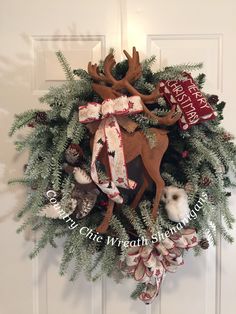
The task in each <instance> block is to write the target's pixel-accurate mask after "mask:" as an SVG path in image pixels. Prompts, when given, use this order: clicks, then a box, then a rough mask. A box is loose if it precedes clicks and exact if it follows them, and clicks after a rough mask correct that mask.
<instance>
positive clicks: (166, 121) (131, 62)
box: [88, 47, 181, 125]
mask: <svg viewBox="0 0 236 314" xmlns="http://www.w3.org/2000/svg"><path fill="white" fill-rule="evenodd" d="M124 54H125V56H126V58H127V60H128V71H127V72H126V74H125V76H124V77H123V78H122V79H120V80H117V79H116V78H115V77H114V76H113V75H112V68H113V67H114V66H115V64H116V61H115V58H114V55H113V54H112V53H110V54H109V55H108V56H107V57H106V58H105V60H104V73H100V72H99V70H98V66H97V64H96V63H95V64H92V63H91V62H89V64H88V73H89V74H90V76H91V77H92V78H93V79H94V81H96V82H103V83H105V84H109V85H110V86H106V85H102V84H97V83H94V84H93V89H94V91H95V92H96V93H98V94H99V95H100V96H101V97H102V98H103V99H107V98H111V99H114V98H116V97H119V96H121V95H122V91H123V90H124V89H125V90H127V91H128V92H129V93H130V94H131V95H133V96H140V98H141V99H142V101H143V110H144V113H145V114H146V115H147V116H148V117H149V118H150V119H152V120H155V121H158V122H159V123H160V124H163V125H172V124H174V123H175V122H176V121H177V120H178V119H179V118H180V115H181V113H176V112H175V109H176V108H174V107H173V108H172V109H171V111H170V112H169V113H168V114H167V115H166V116H165V117H157V116H156V115H155V114H153V113H152V112H151V111H149V110H148V108H147V107H146V106H145V103H146V104H150V103H154V102H156V101H157V99H158V98H159V97H161V96H162V95H161V94H160V90H159V84H157V85H156V87H155V89H154V90H153V91H152V93H151V94H150V95H144V94H141V93H140V92H139V91H137V90H136V89H135V88H134V86H133V85H132V84H133V83H134V82H135V81H136V80H137V79H138V78H140V76H141V74H142V69H141V64H140V62H139V53H138V51H137V50H136V48H135V47H133V54H132V57H131V56H130V55H129V53H128V52H127V51H126V50H124Z"/></svg>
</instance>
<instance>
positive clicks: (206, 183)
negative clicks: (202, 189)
mask: <svg viewBox="0 0 236 314" xmlns="http://www.w3.org/2000/svg"><path fill="white" fill-rule="evenodd" d="M211 183H212V180H211V179H210V178H209V177H202V179H201V185H203V186H209V185H210V184H211Z"/></svg>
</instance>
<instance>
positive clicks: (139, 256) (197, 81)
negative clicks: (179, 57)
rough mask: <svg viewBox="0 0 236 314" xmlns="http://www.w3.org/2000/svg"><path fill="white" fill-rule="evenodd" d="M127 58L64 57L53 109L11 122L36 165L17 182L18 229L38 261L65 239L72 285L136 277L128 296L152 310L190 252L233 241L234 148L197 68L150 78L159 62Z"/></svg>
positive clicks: (47, 99) (52, 93)
mask: <svg viewBox="0 0 236 314" xmlns="http://www.w3.org/2000/svg"><path fill="white" fill-rule="evenodd" d="M124 53H125V55H126V60H124V61H122V62H119V63H117V64H116V62H115V59H114V54H113V51H112V50H111V52H110V53H109V55H108V56H107V57H106V58H105V60H104V61H101V62H100V63H99V64H98V65H97V64H92V63H91V62H90V63H89V64H88V71H85V70H83V69H77V70H72V69H71V68H70V66H69V64H68V62H67V60H66V59H65V57H64V56H63V54H62V53H61V52H57V57H58V59H59V61H60V63H61V65H62V67H63V69H64V71H65V75H66V78H67V80H66V83H65V84H63V85H62V86H60V87H52V88H50V90H49V92H48V93H47V94H46V95H45V96H43V97H42V98H41V99H40V101H41V102H42V103H46V104H48V105H49V109H48V110H46V111H41V110H28V111H26V112H24V113H22V114H18V115H16V118H15V121H14V123H13V125H12V128H11V131H10V135H11V136H12V135H13V134H14V133H15V132H16V131H18V130H19V129H21V128H22V127H25V126H27V127H28V128H29V132H28V133H27V134H26V136H25V137H24V138H23V139H22V138H21V139H20V140H16V141H15V145H16V149H17V150H18V151H19V152H22V151H23V150H25V149H27V150H28V151H29V159H28V163H27V164H26V165H25V167H24V174H23V177H22V178H17V179H13V180H11V181H10V183H20V184H24V185H26V187H27V199H26V203H25V206H24V208H22V209H21V210H19V212H18V217H26V218H25V220H24V222H23V224H22V226H21V227H20V228H19V229H18V231H19V232H20V231H22V230H24V229H25V228H26V227H27V226H30V228H31V229H32V230H34V231H36V230H40V238H39V240H38V242H37V245H36V247H35V249H34V251H33V252H32V253H31V255H30V256H31V257H34V256H35V255H36V254H38V252H39V251H40V250H41V249H42V248H44V247H45V246H46V245H47V244H51V245H52V246H53V247H56V240H57V239H58V238H60V237H63V238H64V239H65V242H64V254H63V256H62V261H61V265H60V274H62V275H63V274H64V273H65V272H66V270H67V268H68V265H69V264H70V263H71V262H72V261H73V262H74V269H73V274H72V275H71V280H75V279H76V278H77V276H78V274H79V273H80V271H83V272H84V273H85V274H86V276H87V278H88V279H89V280H95V279H97V278H99V277H100V276H101V275H103V274H106V275H107V276H114V277H115V278H120V279H121V278H125V277H131V278H133V279H134V280H136V281H137V288H136V289H135V291H134V292H133V293H132V297H133V298H137V297H138V298H140V299H141V300H142V301H144V302H145V303H150V302H151V301H152V300H153V299H154V298H155V297H156V296H157V295H158V292H159V289H160V285H161V283H162V281H163V278H164V276H165V275H166V274H167V273H168V272H175V271H176V270H177V269H178V267H179V266H180V265H182V264H183V255H184V253H185V252H186V251H187V250H188V249H190V248H193V250H194V251H195V253H196V254H199V253H200V252H201V250H202V249H207V248H208V246H209V244H210V243H212V244H213V245H214V244H215V243H216V235H217V233H218V232H219V233H220V234H221V235H222V236H223V237H224V238H225V240H227V241H229V242H232V241H233V239H232V237H231V235H230V234H229V232H228V229H231V228H232V223H233V222H234V218H233V216H232V214H231V212H230V210H229V208H228V197H229V196H230V191H229V189H230V188H231V187H232V186H234V182H233V181H232V180H233V179H232V177H234V175H235V174H236V159H235V156H236V147H235V145H234V144H233V141H232V140H233V136H232V135H231V134H229V133H228V132H227V131H225V130H224V129H223V128H222V127H221V126H220V122H221V120H222V119H223V115H222V111H223V108H224V106H225V103H224V102H221V101H219V99H218V97H217V96H216V95H209V94H206V93H204V92H203V91H202V87H203V84H204V80H205V75H204V74H199V75H198V76H197V77H195V78H194V79H193V78H192V76H191V74H190V73H191V72H192V71H193V70H197V69H200V68H201V66H202V65H201V64H193V65H191V64H184V65H177V66H170V67H166V68H164V69H163V70H161V71H157V72H153V71H152V69H151V66H152V64H153V62H154V61H155V57H151V58H149V59H146V60H144V61H143V62H141V63H140V61H139V54H138V52H137V51H136V49H135V48H133V52H132V56H131V55H129V54H128V53H127V52H126V51H124ZM229 174H230V175H229Z"/></svg>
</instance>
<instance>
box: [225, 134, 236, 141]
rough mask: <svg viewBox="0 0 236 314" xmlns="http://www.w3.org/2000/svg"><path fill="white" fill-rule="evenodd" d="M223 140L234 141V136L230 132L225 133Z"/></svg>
mask: <svg viewBox="0 0 236 314" xmlns="http://www.w3.org/2000/svg"><path fill="white" fill-rule="evenodd" d="M223 139H224V141H227V142H228V141H230V140H233V139H234V136H233V135H232V134H230V133H229V132H225V133H224V134H223Z"/></svg>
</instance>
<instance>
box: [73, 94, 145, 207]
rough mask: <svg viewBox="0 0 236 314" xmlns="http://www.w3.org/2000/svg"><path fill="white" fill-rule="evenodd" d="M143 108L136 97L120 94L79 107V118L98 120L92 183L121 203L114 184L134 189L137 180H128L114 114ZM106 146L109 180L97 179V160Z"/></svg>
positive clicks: (139, 110)
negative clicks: (113, 97)
mask: <svg viewBox="0 0 236 314" xmlns="http://www.w3.org/2000/svg"><path fill="white" fill-rule="evenodd" d="M142 111H143V105H142V101H141V98H140V97H139V96H132V97H127V96H121V97H119V98H116V99H106V100H104V101H103V102H102V104H99V103H88V104H87V105H86V106H81V107H80V108H79V121H80V122H81V123H88V122H93V121H98V120H101V123H100V125H99V127H98V129H97V131H96V133H95V137H94V144H93V153H92V162H91V177H92V179H93V181H94V182H95V184H96V185H97V186H98V187H99V188H100V189H101V190H102V191H103V192H104V193H105V194H107V196H108V197H109V198H110V199H111V200H113V201H114V202H116V203H122V202H123V198H122V197H121V195H120V192H119V190H118V188H117V187H122V188H126V189H134V188H135V187H136V183H135V182H134V181H132V180H130V179H128V175H127V168H126V162H125V157H124V150H123V144H122V135H121V130H120V127H119V124H118V122H117V119H116V116H122V115H130V114H135V113H138V112H142ZM104 146H106V147H107V154H108V161H109V167H110V174H111V178H110V180H109V181H102V182H101V181H100V180H99V178H98V173H97V168H96V161H97V160H98V157H99V154H100V152H101V150H102V148H103V147H104Z"/></svg>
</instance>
